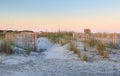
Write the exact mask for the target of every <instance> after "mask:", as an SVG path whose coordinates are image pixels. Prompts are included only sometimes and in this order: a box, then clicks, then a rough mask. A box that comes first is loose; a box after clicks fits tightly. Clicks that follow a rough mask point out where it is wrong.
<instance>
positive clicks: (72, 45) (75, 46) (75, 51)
mask: <svg viewBox="0 0 120 76" xmlns="http://www.w3.org/2000/svg"><path fill="white" fill-rule="evenodd" d="M69 46H70V51H73V52H74V54H76V55H78V57H80V56H81V53H80V50H78V49H77V45H76V44H75V42H72V41H71V42H70V43H69Z"/></svg>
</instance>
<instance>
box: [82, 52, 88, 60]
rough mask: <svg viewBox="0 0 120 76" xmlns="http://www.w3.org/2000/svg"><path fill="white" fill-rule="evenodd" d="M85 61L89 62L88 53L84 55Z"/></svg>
mask: <svg viewBox="0 0 120 76" xmlns="http://www.w3.org/2000/svg"><path fill="white" fill-rule="evenodd" d="M83 61H88V55H87V53H86V52H85V53H84V55H83Z"/></svg>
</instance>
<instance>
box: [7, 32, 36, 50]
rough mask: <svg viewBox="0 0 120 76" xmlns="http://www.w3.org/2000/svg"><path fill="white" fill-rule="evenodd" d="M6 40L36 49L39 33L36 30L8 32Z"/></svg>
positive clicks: (16, 44) (26, 47) (22, 46)
mask: <svg viewBox="0 0 120 76" xmlns="http://www.w3.org/2000/svg"><path fill="white" fill-rule="evenodd" d="M5 40H6V41H7V42H13V43H14V44H15V46H17V47H20V48H23V49H27V50H36V47H37V34H36V33H34V32H6V33H5Z"/></svg>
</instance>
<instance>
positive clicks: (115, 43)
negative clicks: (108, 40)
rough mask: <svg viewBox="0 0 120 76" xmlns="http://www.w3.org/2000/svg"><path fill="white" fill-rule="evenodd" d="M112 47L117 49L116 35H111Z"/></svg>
mask: <svg viewBox="0 0 120 76" xmlns="http://www.w3.org/2000/svg"><path fill="white" fill-rule="evenodd" d="M113 45H114V47H115V48H117V33H114V34H113Z"/></svg>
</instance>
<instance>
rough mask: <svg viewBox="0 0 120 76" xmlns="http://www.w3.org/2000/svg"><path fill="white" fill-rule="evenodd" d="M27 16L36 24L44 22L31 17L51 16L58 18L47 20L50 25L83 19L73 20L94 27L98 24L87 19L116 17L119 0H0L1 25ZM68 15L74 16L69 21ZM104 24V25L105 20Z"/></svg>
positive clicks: (48, 17) (11, 23)
mask: <svg viewBox="0 0 120 76" xmlns="http://www.w3.org/2000/svg"><path fill="white" fill-rule="evenodd" d="M30 18H31V20H32V19H33V21H34V22H32V23H31V24H34V23H35V24H36V25H38V26H40V25H41V26H42V25H44V23H42V24H39V23H38V22H35V21H40V22H44V21H45V20H46V22H47V21H48V23H49V21H51V20H52V21H55V20H61V23H59V24H55V23H53V24H52V23H51V24H50V25H53V26H60V24H61V25H62V24H63V25H64V24H65V23H66V24H69V25H71V26H72V24H74V25H75V24H76V23H77V22H75V20H76V21H78V20H81V21H82V20H84V21H83V22H85V20H86V23H88V24H85V23H81V24H80V23H77V24H79V25H82V26H83V25H84V24H85V27H87V25H94V26H96V27H97V26H100V25H97V24H94V23H89V20H93V22H94V21H95V23H98V24H99V21H101V22H104V21H102V19H105V20H106V22H109V21H111V20H112V19H113V20H118V19H120V0H0V23H1V25H2V26H5V25H7V26H9V25H21V24H19V23H20V22H23V21H22V20H24V22H25V21H26V22H28V21H30V20H29V19H30ZM69 19H70V20H69ZM72 19H74V20H73V23H71V24H70V23H69V22H70V21H71V20H72ZM96 19H98V20H99V21H96ZM109 19H111V20H109ZM42 20H43V21H42ZM15 21H16V22H15ZM57 22H59V21H57ZM62 22H63V23H62ZM114 23H115V21H114V22H113V24H114ZM116 23H119V22H116ZM26 24H27V23H26ZM23 25H25V24H23ZM45 25H47V24H45ZM106 25H107V26H108V23H106ZM7 26H6V27H7ZM111 26H113V25H111ZM117 26H118V25H116V27H117ZM4 28H5V27H4ZM88 28H89V26H88ZM101 30H102V27H101ZM101 30H100V31H101ZM108 31H109V30H108Z"/></svg>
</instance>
